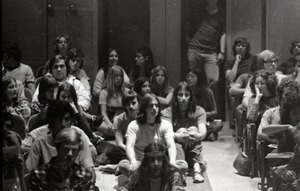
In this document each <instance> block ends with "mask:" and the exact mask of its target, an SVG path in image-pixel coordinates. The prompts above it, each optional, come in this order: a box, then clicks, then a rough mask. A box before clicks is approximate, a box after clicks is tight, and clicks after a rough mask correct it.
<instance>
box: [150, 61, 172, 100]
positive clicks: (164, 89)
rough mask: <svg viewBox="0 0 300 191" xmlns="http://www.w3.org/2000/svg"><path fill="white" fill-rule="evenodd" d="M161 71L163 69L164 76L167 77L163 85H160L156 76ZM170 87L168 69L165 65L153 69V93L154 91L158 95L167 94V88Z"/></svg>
mask: <svg viewBox="0 0 300 191" xmlns="http://www.w3.org/2000/svg"><path fill="white" fill-rule="evenodd" d="M159 71H163V73H164V77H165V81H164V84H163V86H162V87H160V86H159V85H158V84H157V81H156V76H157V74H158V72H159ZM168 87H169V81H168V74H167V70H166V68H165V67H163V66H157V67H156V68H154V69H153V71H152V75H151V90H152V93H154V94H155V95H157V96H164V95H165V94H167V93H168V92H167V89H168Z"/></svg>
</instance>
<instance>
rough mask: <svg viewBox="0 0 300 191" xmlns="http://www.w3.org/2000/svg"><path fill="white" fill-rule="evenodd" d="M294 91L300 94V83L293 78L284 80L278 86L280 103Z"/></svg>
mask: <svg viewBox="0 0 300 191" xmlns="http://www.w3.org/2000/svg"><path fill="white" fill-rule="evenodd" d="M293 90H295V91H296V92H298V93H299V94H300V84H299V82H297V81H295V80H293V79H292V78H283V79H282V80H281V82H280V84H279V85H278V86H277V97H278V99H279V101H281V100H282V99H283V97H286V95H285V94H287V93H289V92H290V91H293Z"/></svg>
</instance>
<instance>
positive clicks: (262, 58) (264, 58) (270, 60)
mask: <svg viewBox="0 0 300 191" xmlns="http://www.w3.org/2000/svg"><path fill="white" fill-rule="evenodd" d="M278 61H279V59H278V56H277V55H276V54H275V53H274V52H272V51H270V50H264V51H262V52H261V53H259V54H258V55H257V69H258V70H260V69H265V70H268V71H270V72H272V73H274V74H275V76H276V79H277V85H278V84H280V82H281V80H282V79H283V78H285V77H287V76H286V75H283V74H282V73H281V72H278V71H277V66H278ZM250 80H251V78H250V79H249V81H250ZM251 96H253V92H252V91H251V88H250V83H249V82H248V84H247V87H246V90H245V93H244V95H243V101H242V106H243V107H244V108H247V106H248V103H249V99H250V97H251ZM238 107H239V106H238Z"/></svg>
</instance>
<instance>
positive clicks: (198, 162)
mask: <svg viewBox="0 0 300 191" xmlns="http://www.w3.org/2000/svg"><path fill="white" fill-rule="evenodd" d="M173 100H174V102H173V104H172V107H168V108H166V109H164V110H163V111H162V116H163V118H165V119H166V120H168V121H170V122H171V123H172V124H173V130H174V132H175V133H174V139H175V142H176V149H177V157H176V158H177V159H181V160H185V161H187V163H188V165H189V168H190V169H193V179H194V183H201V182H204V177H203V172H204V171H205V162H204V159H203V152H202V144H201V140H203V139H204V138H205V137H206V132H207V130H206V113H205V111H204V109H203V108H202V107H200V106H198V105H196V104H195V100H194V96H193V91H192V89H191V87H190V86H188V84H187V83H186V82H180V83H179V84H178V86H177V87H176V88H175V91H174V98H173Z"/></svg>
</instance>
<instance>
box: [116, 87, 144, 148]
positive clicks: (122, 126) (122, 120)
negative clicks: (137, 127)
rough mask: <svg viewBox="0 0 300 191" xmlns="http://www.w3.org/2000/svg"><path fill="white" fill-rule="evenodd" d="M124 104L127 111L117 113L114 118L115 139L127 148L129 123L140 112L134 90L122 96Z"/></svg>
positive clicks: (118, 144)
mask: <svg viewBox="0 0 300 191" xmlns="http://www.w3.org/2000/svg"><path fill="white" fill-rule="evenodd" d="M122 105H123V108H124V110H125V112H123V113H121V114H119V115H117V116H116V117H115V118H114V126H115V128H116V133H115V139H116V143H117V146H119V147H121V148H123V149H124V150H126V141H125V134H126V131H127V127H128V125H129V123H131V122H132V121H133V120H135V119H136V116H137V114H138V111H139V110H138V107H139V101H138V97H137V94H136V93H135V92H134V91H132V90H131V91H129V92H128V94H127V95H125V96H124V97H123V98H122Z"/></svg>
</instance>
